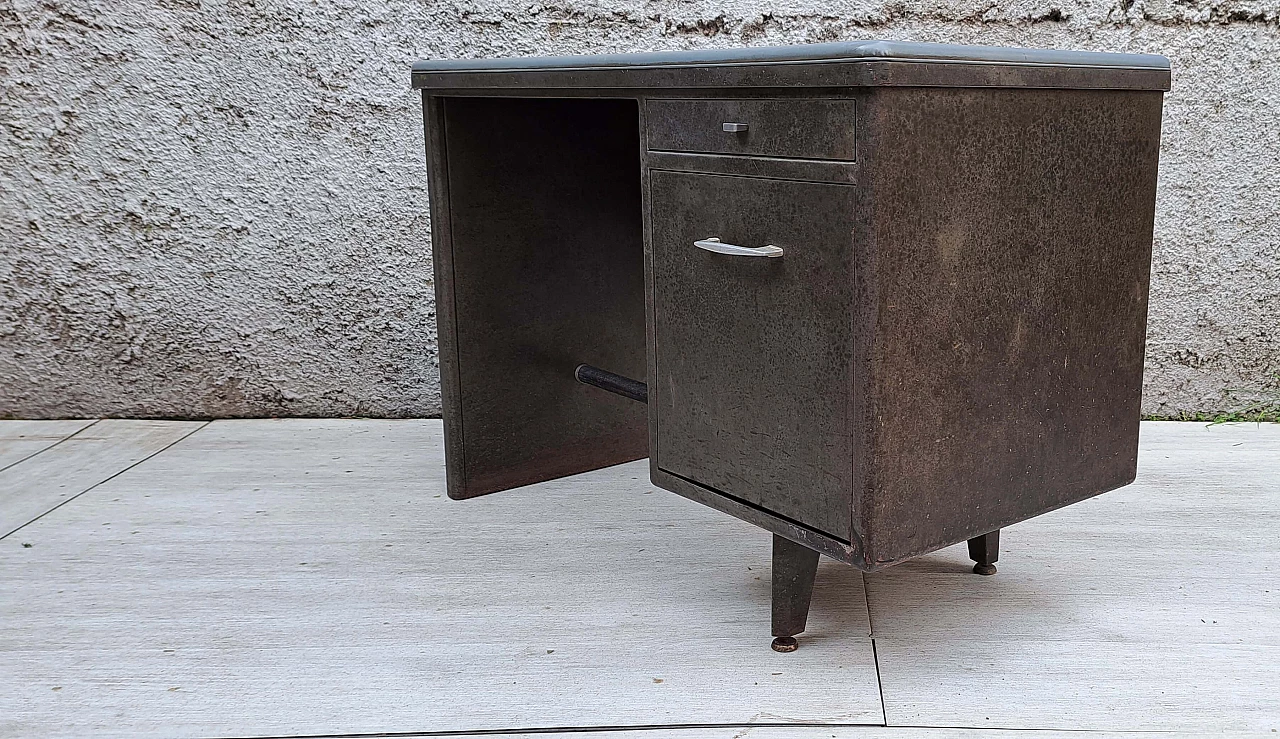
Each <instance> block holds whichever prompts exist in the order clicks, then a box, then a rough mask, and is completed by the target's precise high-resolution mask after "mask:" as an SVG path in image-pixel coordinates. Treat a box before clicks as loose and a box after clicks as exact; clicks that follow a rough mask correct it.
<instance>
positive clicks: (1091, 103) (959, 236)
mask: <svg viewBox="0 0 1280 739" xmlns="http://www.w3.org/2000/svg"><path fill="white" fill-rule="evenodd" d="M1161 100H1162V96H1161V93H1160V92H1134V91H1093V90H972V89H970V90H962V89H915V90H912V89H895V90H882V91H878V92H877V94H876V95H874V96H872V99H871V100H870V101H869V102H868V106H867V108H866V112H867V114H868V117H869V118H870V120H871V123H870V127H871V128H872V132H871V135H870V141H869V148H870V151H869V153H868V155H867V159H868V161H867V162H864V172H867V173H868V176H869V177H870V179H871V180H872V183H873V188H872V189H873V192H872V199H873V209H874V212H873V219H874V228H873V244H872V248H873V249H874V251H875V254H876V256H875V262H876V275H877V277H876V290H875V293H876V295H875V300H876V312H877V316H876V335H875V336H876V338H875V348H874V351H873V355H872V373H873V381H872V389H871V392H872V394H873V395H872V404H873V409H872V410H873V412H872V427H871V433H872V449H871V455H870V459H869V462H870V464H871V465H872V469H871V470H870V474H869V476H868V477H867V478H866V479H865V480H864V481H863V484H864V486H865V487H864V489H863V491H862V495H863V501H862V505H861V506H860V516H861V518H862V526H863V528H864V530H865V537H866V541H865V542H864V543H865V545H866V547H867V552H868V557H869V564H870V566H871V567H872V568H876V567H879V566H884V565H886V564H892V563H893V562H897V561H901V560H902V559H906V558H908V557H911V556H914V555H917V554H921V553H924V552H927V551H931V550H933V549H937V548H939V547H942V546H946V545H949V544H952V543H955V542H958V541H962V540H964V539H966V538H969V537H972V536H976V535H979V534H982V533H985V532H987V531H991V530H994V529H997V528H1001V527H1003V526H1007V525H1009V524H1012V523H1016V522H1017V521H1021V520H1023V519H1026V518H1029V517H1031V516H1035V515H1039V514H1041V513H1044V512H1046V511H1050V510H1053V509H1055V508H1058V507H1061V506H1064V505H1067V504H1070V503H1073V502H1076V501H1079V500H1082V499H1084V498H1088V497H1090V496H1093V495H1096V494H1098V493H1101V492H1104V491H1106V490H1110V489H1112V488H1116V487H1119V486H1121V485H1125V484H1127V483H1129V482H1130V481H1132V479H1133V477H1134V473H1135V469H1136V461H1137V442H1138V421H1139V402H1140V399H1141V394H1142V368H1143V350H1144V344H1145V331H1146V314H1147V290H1148V282H1149V276H1150V265H1151V244H1152V226H1153V217H1154V207H1155V186H1156V171H1157V160H1158V154H1159V143H1160V117H1161Z"/></svg>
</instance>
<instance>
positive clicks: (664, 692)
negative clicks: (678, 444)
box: [0, 420, 883, 738]
mask: <svg viewBox="0 0 1280 739" xmlns="http://www.w3.org/2000/svg"><path fill="white" fill-rule="evenodd" d="M441 450H442V437H441V425H440V423H439V422H438V421H364V420H280V421H216V422H214V423H212V424H210V425H209V426H207V427H205V428H204V429H201V430H200V431H199V432H197V433H195V434H193V435H191V436H189V437H187V438H185V439H184V440H183V441H181V442H180V443H178V444H175V445H174V446H172V447H171V448H169V449H168V450H166V451H165V452H164V453H163V454H160V455H157V456H155V457H152V458H151V459H149V460H147V461H146V462H144V463H142V464H138V465H136V466H134V467H132V468H131V469H129V470H128V471H127V472H125V473H124V474H120V475H118V476H116V477H114V478H112V479H110V480H109V481H107V482H105V483H102V484H100V485H98V486H97V487H94V488H93V489H92V490H90V491H89V492H87V493H85V494H83V495H81V496H80V497H79V498H77V499H76V500H75V501H74V502H73V503H72V504H69V505H65V506H62V507H61V508H58V509H57V510H55V511H53V512H52V513H49V514H48V515H45V516H43V517H41V518H40V519H39V520H37V521H35V522H34V523H32V524H31V525H29V526H27V527H26V528H24V529H23V530H22V535H21V539H22V541H23V542H25V543H28V544H30V545H31V546H30V547H25V546H22V545H21V544H20V543H19V542H18V541H17V540H16V539H15V537H10V538H9V539H5V540H2V541H0V705H5V706H17V707H18V708H17V710H8V711H4V712H0V735H3V736H10V735H13V736H22V737H33V738H36V737H57V736H77V737H79V736H85V735H93V736H98V737H107V736H128V737H197V736H198V737H257V736H264V737H265V736H306V735H328V736H331V735H343V734H371V733H377V732H398V733H408V732H441V731H455V732H456V731H480V730H521V729H538V728H569V727H593V726H595V727H626V726H650V725H688V724H751V723H795V722H801V723H803V722H813V723H842V724H856V723H881V722H882V721H883V712H882V708H881V703H880V695H879V687H878V684H877V681H876V672H875V662H874V656H873V653H872V649H871V642H870V639H869V638H868V634H869V628H870V625H869V622H868V619H867V613H866V600H865V595H864V593H863V590H862V578H861V575H860V574H859V573H857V572H856V571H855V570H853V569H852V568H849V567H844V566H840V565H838V564H836V563H834V562H824V563H823V565H822V567H821V568H820V571H819V582H818V586H817V592H816V593H815V603H814V609H813V612H812V616H811V626H812V628H811V630H810V634H809V635H808V637H807V638H806V641H805V646H804V648H803V649H801V650H800V651H798V652H796V653H793V654H788V655H782V654H777V653H775V652H772V651H771V650H770V649H769V647H768V644H769V641H770V636H769V561H770V551H769V546H770V537H769V536H768V535H767V534H765V533H764V532H762V531H760V530H759V529H757V528H755V527H753V526H750V525H747V524H744V523H741V522H739V521H737V520H735V519H732V518H730V517H727V516H724V515H722V514H720V513H717V512H715V511H712V510H710V509H707V508H705V507H702V506H699V505H697V504H694V503H691V502H689V501H686V500H684V499H682V498H680V497H678V496H676V495H673V494H670V493H666V492H663V491H660V490H656V489H654V488H653V487H652V486H650V485H649V483H648V469H647V466H646V463H644V462H639V463H632V464H628V465H622V466H619V467H614V468H610V469H608V470H602V471H599V472H595V473H589V474H586V475H580V476H576V477H572V478H566V479H564V480H560V481H555V482H551V483H544V484H541V485H536V486H530V487H527V488H524V489H521V490H516V491H509V492H506V493H499V494H496V495H493V496H489V497H486V498H481V499H476V500H470V501H461V502H459V501H451V500H448V499H447V498H446V497H445V496H444V475H443V472H444V470H443V458H442V451H441Z"/></svg>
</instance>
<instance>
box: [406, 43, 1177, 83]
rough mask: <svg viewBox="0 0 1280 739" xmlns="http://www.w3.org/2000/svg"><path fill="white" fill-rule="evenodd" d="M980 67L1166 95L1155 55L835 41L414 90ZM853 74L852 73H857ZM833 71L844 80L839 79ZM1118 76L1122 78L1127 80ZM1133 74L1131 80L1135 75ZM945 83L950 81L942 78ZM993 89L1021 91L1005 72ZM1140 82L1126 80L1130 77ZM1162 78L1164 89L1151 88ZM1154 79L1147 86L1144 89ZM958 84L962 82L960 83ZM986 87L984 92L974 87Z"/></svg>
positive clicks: (435, 78) (886, 79)
mask: <svg viewBox="0 0 1280 739" xmlns="http://www.w3.org/2000/svg"><path fill="white" fill-rule="evenodd" d="M886 64H889V65H895V66H897V67H899V68H901V67H903V66H905V65H911V66H914V67H917V68H920V67H922V66H928V67H941V66H950V67H953V68H958V67H965V68H970V69H973V68H975V67H981V68H985V72H984V75H985V78H986V79H988V80H990V79H991V75H992V74H993V73H995V74H998V73H999V72H998V70H1000V69H1022V70H1028V69H1031V70H1035V69H1040V70H1041V71H1042V74H1040V75H1039V76H1037V77H1035V79H1041V80H1043V79H1047V77H1045V73H1048V74H1052V73H1053V71H1054V70H1058V71H1061V70H1071V71H1073V72H1075V73H1076V74H1077V76H1078V75H1079V73H1080V72H1084V73H1086V74H1089V75H1090V76H1091V77H1093V78H1094V79H1101V78H1107V79H1111V80H1113V81H1114V80H1119V79H1124V80H1127V82H1126V83H1124V84H1119V83H1114V82H1113V83H1112V84H1105V85H1099V84H1089V85H1086V86H1088V87H1098V86H1108V87H1112V86H1114V87H1123V88H1129V89H1134V88H1138V89H1168V82H1167V80H1168V74H1169V60H1168V59H1166V58H1165V57H1163V56H1157V55H1154V54H1111V53H1101V52H1090V51H1059V50H1052V49H1021V48H1005V47H996V46H959V45H954V44H926V43H908V42H900V41H842V42H836V43H824V44H805V45H799V46H762V47H751V48H736V49H700V50H693V51H653V52H641V53H632V54H592V55H583V56H548V57H513V58H505V59H432V60H424V61H420V62H417V63H416V64H414V65H413V86H414V87H415V88H437V87H444V88H457V87H468V86H469V87H490V86H493V87H509V86H511V81H514V80H519V83H520V84H522V85H530V86H533V87H646V86H658V87H666V86H676V87H688V86H700V85H706V84H726V85H730V86H753V85H755V84H771V83H770V82H769V79H770V78H777V83H778V84H806V82H805V80H808V79H812V81H813V82H812V84H813V85H814V86H824V85H830V86H843V85H854V86H858V85H893V84H907V82H894V81H891V78H892V75H885V74H879V75H878V74H876V71H875V69H876V68H877V67H878V68H880V69H883V68H884V65H886ZM859 68H860V69H859ZM841 71H843V72H844V74H841ZM1126 73H1127V75H1126ZM1135 75H1136V76H1135ZM949 79H953V80H954V77H951V78H949ZM1003 79H1004V80H1005V83H1004V84H1000V85H999V86H1014V87H1017V86H1054V87H1057V86H1061V87H1075V86H1076V85H1075V84H1052V85H1043V84H1033V85H1027V84H1026V83H1025V82H1020V81H1019V80H1018V79H1017V78H1015V77H1011V76H1009V75H1007V74H1006V75H1005V76H1004V77H1003ZM1135 79H1141V80H1145V82H1143V83H1134V82H1133V80H1135ZM1160 79H1163V80H1164V83H1163V84H1161V83H1159V80H1160ZM1153 80H1154V81H1155V82H1153ZM961 86H963V85H961ZM983 86H988V85H985V84H984V85H983Z"/></svg>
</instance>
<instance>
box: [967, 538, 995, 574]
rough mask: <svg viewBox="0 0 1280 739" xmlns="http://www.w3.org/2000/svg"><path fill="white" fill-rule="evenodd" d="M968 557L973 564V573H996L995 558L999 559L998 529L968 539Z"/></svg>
mask: <svg viewBox="0 0 1280 739" xmlns="http://www.w3.org/2000/svg"><path fill="white" fill-rule="evenodd" d="M969 559H972V560H973V561H974V562H976V563H977V564H975V565H974V566H973V574H975V575H994V574H996V564H995V563H996V560H997V559H1000V529H996V530H995V531H992V532H991V533H989V534H983V535H982V536H975V537H973V538H972V539H970V540H969Z"/></svg>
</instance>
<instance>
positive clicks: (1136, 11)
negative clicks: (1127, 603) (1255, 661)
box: [0, 0, 1280, 417]
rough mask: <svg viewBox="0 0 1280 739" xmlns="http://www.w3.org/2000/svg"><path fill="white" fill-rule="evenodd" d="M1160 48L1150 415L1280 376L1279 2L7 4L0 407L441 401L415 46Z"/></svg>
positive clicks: (59, 0) (407, 411)
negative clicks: (1161, 115) (862, 42)
mask: <svg viewBox="0 0 1280 739" xmlns="http://www.w3.org/2000/svg"><path fill="white" fill-rule="evenodd" d="M856 38H891V39H905V40H919V41H950V42H957V43H981V44H996V45H1024V46H1043V47H1061V48H1079V49H1092V50H1105V51H1135V52H1154V53H1159V54H1165V55H1167V56H1169V57H1170V58H1171V59H1172V60H1173V65H1174V70H1175V72H1174V91H1173V92H1172V93H1171V94H1170V95H1169V96H1168V98H1167V103H1166V112H1165V139H1164V151H1163V155H1162V156H1163V160H1162V164H1161V168H1162V172H1161V175H1162V176H1161V186H1160V194H1159V198H1160V202H1159V215H1158V219H1159V222H1158V224H1157V228H1156V264H1155V267H1154V273H1153V277H1152V293H1153V295H1152V310H1151V321H1150V347H1149V353H1148V359H1147V387H1146V402H1145V408H1146V410H1147V412H1149V413H1162V414H1175V413H1180V412H1196V411H1200V412H1204V411H1213V410H1220V409H1224V408H1226V407H1227V406H1229V405H1230V404H1231V403H1232V402H1233V401H1231V400H1230V399H1229V398H1226V397H1225V396H1224V392H1223V390H1224V388H1236V387H1247V386H1259V385H1262V384H1264V383H1265V382H1266V381H1267V380H1268V378H1269V376H1271V375H1274V374H1275V373H1280V247H1278V244H1280V214H1277V206H1278V204H1280V0H1258V1H1250V0H1240V1H1237V0H1207V1H1201V0H1172V1H1170V0H1151V1H1149V2H1144V0H1118V1H1117V2H1109V1H1108V0H1096V1H1086V2H1071V1H1069V0H1066V1H1053V0H933V1H930V0H892V1H890V2H881V1H877V0H825V1H824V2H818V1H817V0H795V1H793V2H762V1H760V0H744V1H743V2H738V3H735V4H733V5H732V6H728V5H722V4H718V3H714V2H707V1H705V0H691V1H686V2H676V1H673V0H658V1H655V2H639V1H636V0H617V1H615V2H582V1H578V0H565V1H562V2H561V1H555V0H553V1H552V2H548V3H540V2H533V1H528V2H520V3H501V2H494V1H492V0H467V1H463V2H457V1H454V2H429V1H425V0H424V1H419V2H412V1H407V0H388V1H369V0H112V1H107V0H0V89H2V90H3V97H2V98H0V124H2V125H0V238H3V252H2V256H0V415H12V416H27V417H47V416H97V415H142V416H240V415H373V416H418V415H429V414H434V413H437V412H438V410H439V402H440V400H439V398H440V396H439V389H438V371H437V367H438V365H437V361H436V354H435V346H436V343H435V332H434V328H433V324H434V306H433V299H432V294H433V293H432V284H431V283H432V280H431V271H430V262H429V241H428V238H429V235H428V229H429V224H428V221H427V217H426V202H425V201H426V189H425V185H424V179H425V178H424V166H423V163H422V140H421V138H422V134H421V130H420V128H421V125H420V124H421V119H420V113H419V110H418V101H417V99H416V98H415V96H414V95H413V94H412V93H411V92H410V91H409V89H408V66H409V64H410V62H411V61H412V60H414V59H416V58H419V57H460V56H462V57H466V56H488V55H510V54H533V53H576V52H587V51H629V50H643V49H665V48H692V47H705V46H735V45H744V44H752V45H765V44H784V43H797V42H807V41H828V40H836V39H856Z"/></svg>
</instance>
